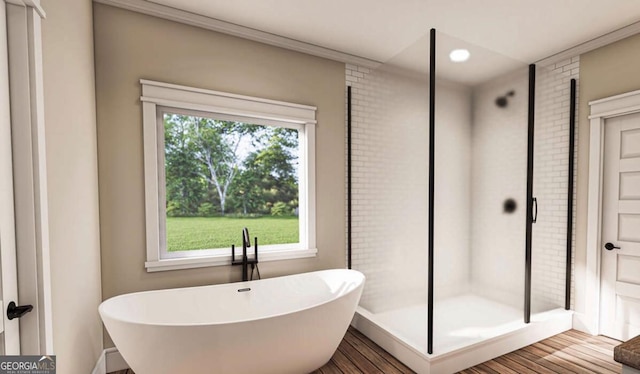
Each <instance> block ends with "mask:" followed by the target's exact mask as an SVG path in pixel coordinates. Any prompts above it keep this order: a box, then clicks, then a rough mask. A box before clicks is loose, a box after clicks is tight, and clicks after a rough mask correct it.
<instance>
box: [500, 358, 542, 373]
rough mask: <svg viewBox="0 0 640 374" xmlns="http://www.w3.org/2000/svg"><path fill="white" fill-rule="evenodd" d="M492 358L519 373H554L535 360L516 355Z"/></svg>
mask: <svg viewBox="0 0 640 374" xmlns="http://www.w3.org/2000/svg"><path fill="white" fill-rule="evenodd" d="M494 360H496V361H497V362H499V363H501V364H502V365H504V366H507V367H510V368H512V369H513V370H515V371H516V372H517V373H520V374H539V373H542V374H554V373H553V372H552V371H551V370H549V369H547V368H545V367H544V366H540V365H538V364H536V363H535V362H530V361H527V360H525V359H523V358H522V357H521V356H518V355H510V354H506V355H504V356H500V357H496V358H495V359H494Z"/></svg>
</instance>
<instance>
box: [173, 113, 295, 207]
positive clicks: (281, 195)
mask: <svg viewBox="0 0 640 374" xmlns="http://www.w3.org/2000/svg"><path fill="white" fill-rule="evenodd" d="M164 144H165V181H166V210H167V215H168V216H173V217H193V216H218V215H229V214H234V215H243V216H259V215H275V216H280V215H293V214H297V207H298V156H297V153H298V152H297V151H298V131H297V130H294V129H288V128H283V127H271V126H262V125H253V124H247V123H243V122H235V121H222V120H216V119H212V118H207V117H196V116H187V115H177V114H165V115H164Z"/></svg>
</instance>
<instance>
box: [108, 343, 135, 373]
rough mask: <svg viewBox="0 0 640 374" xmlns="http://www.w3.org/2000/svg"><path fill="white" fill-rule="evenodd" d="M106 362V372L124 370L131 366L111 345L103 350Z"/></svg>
mask: <svg viewBox="0 0 640 374" xmlns="http://www.w3.org/2000/svg"><path fill="white" fill-rule="evenodd" d="M104 352H105V358H106V363H107V373H113V372H114V371H120V370H126V369H130V368H131V367H130V366H129V364H127V361H125V360H124V358H123V357H122V355H121V354H120V351H118V348H116V347H112V348H107V349H105V350H104Z"/></svg>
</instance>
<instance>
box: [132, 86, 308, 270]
mask: <svg viewBox="0 0 640 374" xmlns="http://www.w3.org/2000/svg"><path fill="white" fill-rule="evenodd" d="M140 84H141V86H142V96H141V97H140V101H141V102H142V117H143V134H144V176H145V215H146V239H147V245H146V247H147V248H146V249H147V261H146V262H145V268H146V269H147V271H148V272H155V271H164V270H178V269H190V268H198V267H206V266H223V265H230V264H231V249H230V248H229V249H222V250H215V251H209V250H197V251H196V250H194V251H181V252H180V253H181V254H183V256H181V257H176V256H175V254H170V255H169V254H168V252H167V251H166V235H165V232H164V231H165V230H164V227H165V224H164V223H165V221H164V220H165V217H166V208H165V206H164V203H163V202H164V200H165V196H164V193H165V179H164V132H163V131H164V122H163V113H198V112H199V113H206V115H207V116H209V117H212V118H225V117H226V118H230V117H229V116H231V118H234V119H237V118H241V119H246V120H247V123H252V124H260V125H274V124H277V125H278V126H283V127H290V128H295V129H297V130H298V132H299V134H300V135H299V139H300V143H299V147H300V158H299V164H300V172H299V173H300V174H299V182H298V183H299V193H300V196H299V202H300V207H299V215H298V216H299V218H300V243H298V244H295V245H292V244H283V245H269V246H261V247H260V261H275V260H289V259H295V258H306V257H314V256H316V254H317V252H318V250H317V249H316V218H315V217H316V214H315V213H316V190H315V186H316V183H315V176H316V172H315V131H316V129H315V126H316V119H315V118H316V110H317V109H316V107H313V106H308V105H300V104H293V103H287V102H283V101H275V100H268V99H263V98H256V97H250V96H242V95H236V94H230V93H225V92H219V91H211V90H206V89H200V88H193V87H186V86H180V85H175V84H169V83H162V82H155V81H150V80H145V79H141V80H140ZM240 235H241V233H238V236H240ZM258 239H259V238H258ZM236 255H237V251H236Z"/></svg>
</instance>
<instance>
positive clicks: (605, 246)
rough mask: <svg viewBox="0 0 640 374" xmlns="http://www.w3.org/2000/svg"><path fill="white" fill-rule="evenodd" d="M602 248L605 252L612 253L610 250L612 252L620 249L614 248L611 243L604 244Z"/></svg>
mask: <svg viewBox="0 0 640 374" xmlns="http://www.w3.org/2000/svg"><path fill="white" fill-rule="evenodd" d="M604 248H605V249H606V250H607V251H612V250H614V249H620V247H616V246H615V245H613V243H607V244H605V245H604Z"/></svg>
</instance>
